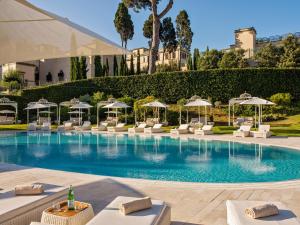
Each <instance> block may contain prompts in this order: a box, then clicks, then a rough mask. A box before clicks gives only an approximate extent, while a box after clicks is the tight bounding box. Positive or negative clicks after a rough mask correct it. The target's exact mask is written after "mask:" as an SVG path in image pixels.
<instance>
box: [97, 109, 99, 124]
mask: <svg viewBox="0 0 300 225" xmlns="http://www.w3.org/2000/svg"><path fill="white" fill-rule="evenodd" d="M97 128H99V106H98V105H97Z"/></svg>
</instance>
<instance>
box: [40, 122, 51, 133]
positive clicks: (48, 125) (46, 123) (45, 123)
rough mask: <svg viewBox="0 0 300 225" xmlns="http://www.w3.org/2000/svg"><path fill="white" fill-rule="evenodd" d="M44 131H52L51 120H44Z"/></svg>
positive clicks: (42, 128)
mask: <svg viewBox="0 0 300 225" xmlns="http://www.w3.org/2000/svg"><path fill="white" fill-rule="evenodd" d="M41 130H42V131H51V123H49V122H44V123H43V125H42V126H41Z"/></svg>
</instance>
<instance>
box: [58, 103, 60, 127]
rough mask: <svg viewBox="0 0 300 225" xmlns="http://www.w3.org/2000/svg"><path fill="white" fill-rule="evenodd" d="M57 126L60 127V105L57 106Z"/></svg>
mask: <svg viewBox="0 0 300 225" xmlns="http://www.w3.org/2000/svg"><path fill="white" fill-rule="evenodd" d="M58 125H60V105H59V106H58Z"/></svg>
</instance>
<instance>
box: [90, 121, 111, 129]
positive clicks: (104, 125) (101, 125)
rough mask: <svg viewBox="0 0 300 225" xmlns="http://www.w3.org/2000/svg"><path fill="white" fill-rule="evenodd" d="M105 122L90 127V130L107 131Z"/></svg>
mask: <svg viewBox="0 0 300 225" xmlns="http://www.w3.org/2000/svg"><path fill="white" fill-rule="evenodd" d="M107 126H108V123H107V122H102V123H100V125H99V126H98V127H92V131H107Z"/></svg>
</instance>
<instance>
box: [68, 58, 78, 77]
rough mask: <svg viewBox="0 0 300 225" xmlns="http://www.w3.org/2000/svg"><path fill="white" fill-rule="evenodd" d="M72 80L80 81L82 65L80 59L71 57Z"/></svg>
mask: <svg viewBox="0 0 300 225" xmlns="http://www.w3.org/2000/svg"><path fill="white" fill-rule="evenodd" d="M70 77H71V80H72V81H74V80H79V79H80V64H79V58H78V57H71V74H70Z"/></svg>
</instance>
